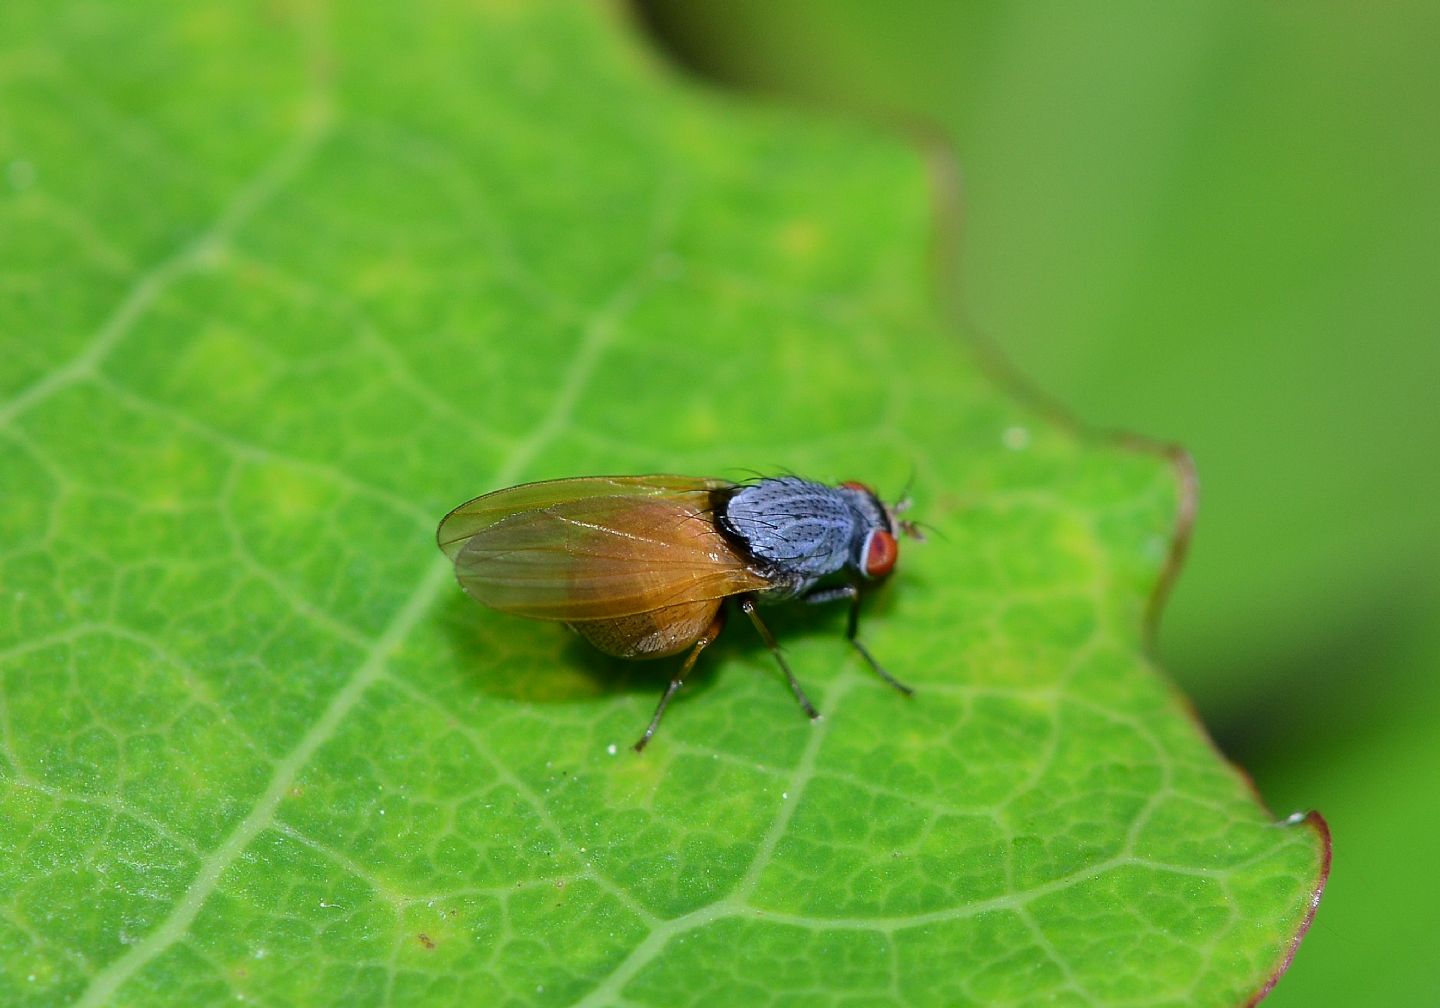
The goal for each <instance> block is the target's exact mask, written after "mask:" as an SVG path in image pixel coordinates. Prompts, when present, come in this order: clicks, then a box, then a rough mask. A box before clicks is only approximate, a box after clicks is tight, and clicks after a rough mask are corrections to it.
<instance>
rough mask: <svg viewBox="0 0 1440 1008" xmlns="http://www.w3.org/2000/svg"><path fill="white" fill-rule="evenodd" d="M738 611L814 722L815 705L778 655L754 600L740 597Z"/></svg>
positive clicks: (778, 646)
mask: <svg viewBox="0 0 1440 1008" xmlns="http://www.w3.org/2000/svg"><path fill="white" fill-rule="evenodd" d="M740 610H741V611H742V612H743V613H745V615H746V616H749V617H750V622H751V623H754V624H755V630H756V632H757V633H759V634H760V639H761V640H763V641H764V642H765V646H766V647H768V648H769V649H770V653H771V654H772V655H774V656H775V660H776V661H777V662H779V664H780V671H781V672H784V673H785V678H786V679H787V680H788V681H789V683H790V689H791V690H792V691H793V692H794V693H795V699H796V700H797V701H799V703H800V709H801V710H803V711H804V712H805V715H806V717H808V718H809V719H810V720H811V721H814V720H815V719H816V718H818V717H819V716H820V714H819V712H818V711H816V710H815V705H814V704H812V703H811V702H810V698H809V697H807V696H806V695H805V691H804V690H803V689H801V688H800V681H799V680H798V679H796V678H795V673H793V672H791V671H790V666H789V665H787V664H785V656H784V655H782V654H781V653H780V645H779V644H777V643H775V636H774V635H773V634H771V633H770V628H769V627H767V626H766V625H765V624H764V623H763V622H761V620H760V613H759V612H757V611H756V609H755V599H753V598H752V597H751V596H749V595H742V596H740Z"/></svg>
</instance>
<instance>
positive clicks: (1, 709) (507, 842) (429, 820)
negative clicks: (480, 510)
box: [0, 3, 1327, 1005]
mask: <svg viewBox="0 0 1440 1008" xmlns="http://www.w3.org/2000/svg"><path fill="white" fill-rule="evenodd" d="M0 38H3V39H5V40H6V43H5V45H6V48H5V51H4V53H3V62H0V65H3V66H4V67H5V70H4V73H3V75H0V102H3V108H4V110H5V115H4V117H3V120H4V123H5V125H4V127H3V129H0V165H4V166H6V173H5V184H6V186H7V187H8V188H6V189H5V190H4V192H3V197H0V232H3V233H4V234H5V235H6V236H7V240H6V241H5V243H4V245H3V246H0V257H3V258H0V269H3V272H0V282H3V283H4V285H5V287H6V291H7V297H5V298H4V299H3V302H0V306H3V307H0V311H3V313H4V318H3V323H0V332H3V333H4V334H5V335H4V336H3V339H4V342H5V348H6V353H5V354H4V355H3V360H0V397H3V398H0V472H3V473H4V484H5V487H6V501H5V507H4V508H3V511H0V523H3V525H0V528H3V537H0V543H3V558H0V590H3V594H0V607H3V608H0V714H3V724H0V727H3V735H0V777H3V783H4V791H3V797H0V802H3V805H0V907H3V911H4V912H3V914H0V1002H3V1003H6V1004H27V1005H28V1004H36V1005H39V1004H60V1003H79V1004H90V1005H98V1004H110V1003H115V1004H147V1005H156V1004H160V1005H163V1004H177V1005H193V1004H201V1003H210V1002H219V1001H222V1000H224V1001H233V1000H237V999H243V1000H245V1001H247V1002H258V1003H268V1004H367V1003H396V1004H408V1003H425V1004H448V1003H456V1004H516V1005H521V1004H536V1005H566V1004H588V1005H612V1004H634V1005H644V1004H665V1005H673V1004H677V1003H680V1004H742V1003H777V1004H781V1003H783V1004H801V1003H803V1004H815V1005H832V1004H834V1005H839V1004H846V1005H862V1004H864V1005H872V1004H873V1005H881V1004H907V1005H920V1004H932V1003H933V1004H976V1005H999V1004H1038V1003H1046V1004H1100V1003H1103V1004H1116V1003H1130V1004H1137V1005H1138V1004H1145V1005H1160V1004H1175V1005H1182V1004H1183V1005H1194V1004H1217V1005H1224V1004H1236V1003H1241V1002H1243V1001H1244V1000H1245V999H1246V998H1247V997H1249V996H1251V995H1253V994H1254V993H1256V992H1257V991H1258V990H1259V989H1260V988H1261V987H1262V986H1263V985H1264V984H1265V983H1266V982H1267V978H1268V977H1270V976H1271V975H1273V973H1274V972H1275V970H1276V969H1277V968H1278V966H1279V965H1280V964H1281V963H1282V962H1283V960H1284V958H1285V956H1286V955H1287V953H1288V951H1289V949H1290V948H1291V945H1292V943H1293V941H1294V940H1295V938H1296V935H1297V933H1298V932H1299V931H1300V930H1301V929H1302V928H1303V926H1304V922H1305V921H1306V920H1307V919H1308V914H1309V913H1310V911H1311V910H1312V908H1313V900H1314V898H1315V893H1316V891H1317V886H1318V884H1319V881H1320V879H1321V878H1322V877H1323V866H1322V863H1323V861H1324V859H1325V858H1326V856H1327V854H1326V849H1325V842H1324V838H1323V836H1322V835H1321V834H1320V832H1319V828H1320V827H1319V825H1318V820H1312V821H1311V822H1312V825H1314V826H1315V828H1313V829H1312V828H1293V827H1290V826H1286V825H1283V824H1276V823H1275V822H1273V821H1272V817H1271V816H1270V815H1269V814H1268V813H1266V812H1265V810H1264V809H1262V808H1261V807H1260V806H1259V805H1258V804H1257V802H1256V801H1255V799H1254V797H1253V795H1252V794H1251V792H1250V791H1249V789H1248V787H1247V785H1246V784H1245V782H1244V781H1243V779H1242V778H1241V777H1240V776H1239V775H1237V774H1236V772H1235V771H1234V770H1233V769H1232V768H1230V767H1228V766H1227V765H1226V764H1225V763H1224V762H1223V761H1222V760H1221V759H1220V758H1219V757H1218V756H1217V755H1216V753H1215V752H1214V750H1213V748H1212V747H1211V746H1210V745H1209V743H1208V742H1207V740H1206V739H1205V737H1204V735H1203V733H1202V732H1201V730H1200V729H1199V728H1198V727H1197V725H1196V724H1195V723H1194V722H1193V720H1192V719H1191V718H1190V716H1189V715H1188V713H1187V711H1186V709H1185V707H1184V705H1183V702H1182V701H1181V700H1180V699H1179V698H1178V697H1177V696H1176V694H1175V693H1174V692H1173V690H1172V689H1171V688H1170V686H1169V685H1168V684H1167V683H1166V681H1165V680H1164V679H1163V678H1162V677H1161V676H1160V675H1159V674H1158V673H1157V672H1156V671H1155V670H1154V669H1152V668H1151V667H1150V666H1149V664H1148V662H1147V660H1146V659H1145V657H1144V650H1143V646H1142V639H1143V630H1144V617H1145V612H1146V607H1147V600H1148V599H1149V598H1150V597H1151V594H1152V593H1153V592H1154V590H1155V586H1156V584H1157V582H1158V581H1159V579H1160V578H1161V576H1162V573H1163V572H1164V570H1165V568H1166V564H1167V560H1168V557H1169V555H1170V552H1171V537H1172V534H1173V527H1174V525H1175V522H1176V515H1177V513H1178V512H1179V510H1180V504H1181V501H1180V493H1181V490H1180V486H1179V483H1178V482H1177V480H1176V479H1175V475H1174V473H1173V471H1172V469H1171V468H1170V466H1169V465H1168V464H1167V463H1165V462H1164V461H1163V460H1160V459H1157V458H1156V457H1153V456H1150V455H1146V454H1142V453H1137V452H1135V451H1132V450H1129V449H1124V448H1121V447H1118V446H1115V445H1114V444H1111V443H1108V442H1101V441H1098V440H1094V439H1090V438H1087V437H1082V436H1080V435H1077V434H1075V433H1073V432H1070V431H1066V430H1063V429H1057V428H1056V427H1054V426H1053V425H1052V424H1050V423H1049V422H1048V421H1046V420H1044V419H1043V418H1041V417H1040V416H1038V415H1036V414H1034V413H1032V412H1028V411H1027V410H1026V409H1024V408H1023V407H1021V406H1020V405H1017V404H1016V403H1015V402H1013V401H1012V400H1011V399H1009V398H1008V397H1007V396H1005V395H1004V394H1003V393H1002V392H1000V391H997V390H996V389H995V388H994V387H993V385H992V384H991V383H989V382H988V381H987V380H985V379H984V378H983V377H982V376H981V375H980V373H979V371H978V369H977V367H976V363H975V361H974V360H973V359H972V358H971V356H970V355H969V354H968V353H967V352H966V351H965V349H964V348H963V347H961V346H959V345H958V344H957V343H956V342H955V341H954V338H953V337H952V336H951V335H950V334H949V333H947V331H946V328H945V326H944V324H943V323H942V321H941V320H940V319H939V318H938V316H937V313H936V310H935V309H934V307H933V304H932V301H931V298H930V296H929V293H928V282H927V276H928V260H927V243H928V241H929V239H930V235H931V232H932V226H933V222H932V215H933V213H932V208H931V200H930V193H929V189H928V183H927V178H926V173H925V168H924V165H923V164H922V162H921V161H920V159H919V158H918V157H917V156H916V154H915V153H914V152H912V151H910V150H909V149H907V148H905V147H904V146H902V145H901V144H899V143H897V142H896V141H895V140H894V139H893V138H891V137H886V136H881V135H877V134H873V133H866V132H861V131H858V130H857V129H855V128H853V127H850V126H845V125H840V124H833V123H825V122H817V121H813V120H808V119H805V118H802V117H798V116H796V115H793V114H789V113H785V112H781V111H775V110H757V109H754V108H750V107H746V106H743V105H739V104H736V103H733V102H729V101H726V100H722V99H720V98H718V97H716V96H714V95H712V94H708V93H703V92H698V91H696V90H695V89H693V88H692V87H689V86H686V85H684V84H682V83H680V82H678V81H676V80H675V79H673V78H672V77H671V76H669V75H668V74H667V73H666V72H665V71H663V70H662V69H660V68H659V67H657V66H656V65H655V63H654V62H653V58H652V57H651V56H650V55H649V54H648V52H647V51H646V50H645V49H644V48H643V47H642V46H641V45H640V44H639V43H638V42H637V41H636V40H635V39H633V38H632V37H631V36H630V35H629V34H628V32H627V30H626V29H625V27H624V26H623V24H621V23H619V22H618V20H617V19H616V18H615V17H614V16H613V15H611V14H608V13H606V11H605V9H604V8H595V7H591V6H587V5H569V4H548V3H546V4H524V5H511V4H503V3H502V4H494V5H480V6H478V7H477V6H473V5H456V6H454V7H449V6H443V5H436V6H434V7H426V8H424V9H423V10H420V9H415V8H411V7H405V8H395V9H393V10H392V9H373V10H366V11H360V10H358V9H347V10H346V11H345V12H344V13H343V15H342V14H340V13H338V12H336V13H334V14H333V15H331V14H327V13H326V12H325V11H322V10H319V9H317V8H312V7H311V6H309V5H301V4H296V5H290V4H278V5H274V6H271V7H265V8H261V9H259V10H258V11H249V10H244V9H241V8H240V7H239V6H238V5H222V4H211V5H203V4H197V5H191V6H187V7H185V8H184V9H183V10H179V9H172V8H166V7H162V6H160V5H153V6H148V5H145V4H134V5H109V6H79V5H77V6H74V7H69V8H58V7H57V8H54V9H51V8H42V7H40V6H39V5H12V6H11V7H8V8H6V9H5V10H4V11H3V13H0ZM745 468H758V469H762V470H766V471H774V470H777V469H782V468H791V469H794V470H796V471H800V472H803V473H805V474H807V475H812V476H814V477H816V478H824V479H834V480H838V479H842V478H861V479H865V480H867V481H869V482H871V483H873V484H875V485H877V486H878V487H880V488H882V489H883V490H885V492H886V493H887V494H889V495H893V494H895V493H896V492H898V489H899V488H900V486H902V485H903V484H904V483H905V482H906V480H907V478H908V477H910V476H911V475H912V474H913V477H914V481H913V488H912V492H913V495H914V497H915V499H916V501H917V507H916V512H917V514H918V516H919V517H921V518H922V519H924V520H925V521H927V522H929V523H930V524H931V525H933V526H934V529H935V534H934V535H932V536H931V537H930V539H929V541H928V542H926V543H923V544H913V543H906V544H905V546H904V556H902V558H901V563H900V572H899V575H898V576H897V578H896V579H895V582H896V583H895V584H893V585H892V586H891V587H890V588H888V589H887V590H886V591H885V592H884V593H883V594H882V595H881V596H880V597H878V598H877V599H876V600H875V601H874V602H873V604H872V605H871V606H870V610H869V612H868V613H867V620H866V622H865V624H864V634H865V639H866V641H867V643H868V644H869V645H870V647H871V648H872V650H873V651H875V652H876V653H877V654H879V655H880V656H881V657H882V658H883V660H884V661H885V662H886V664H887V666H888V667H890V668H891V669H892V670H893V671H894V672H895V673H896V674H897V675H899V676H900V677H901V678H903V679H906V680H907V681H910V682H912V683H913V684H914V685H915V686H916V687H917V690H918V695H917V697H916V698H914V699H913V700H906V699H905V698H903V697H901V696H899V695H897V694H896V693H894V692H893V691H891V690H889V689H888V688H886V687H885V686H884V685H883V684H882V683H880V682H878V681H876V679H875V678H874V677H873V676H872V675H871V674H870V673H869V672H868V671H867V670H866V669H865V668H864V667H863V666H862V665H861V664H859V663H858V662H857V661H856V660H855V658H854V656H853V655H852V654H851V653H850V652H849V650H848V649H847V647H846V645H845V643H844V641H843V639H841V636H840V633H839V631H840V630H841V628H842V627H843V617H842V614H841V613H838V612H835V613H824V612H803V613H796V612H787V611H783V610H780V611H777V612H776V613H775V615H774V617H773V620H772V623H773V625H774V628H775V629H776V631H777V633H778V634H779V635H780V636H781V638H782V640H784V641H785V642H786V644H787V649H788V653H789V656H790V660H791V663H792V665H793V666H794V667H795V669H796V672H797V674H798V675H799V676H800V678H801V679H802V680H803V681H804V682H805V684H806V687H807V689H808V690H809V691H810V692H811V694H812V697H813V698H814V699H815V700H816V702H817V704H818V705H819V706H820V707H821V709H822V711H823V712H824V715H825V717H824V719H823V720H822V721H820V722H819V723H817V724H815V725H810V724H808V723H807V722H806V721H805V719H804V718H803V717H801V716H800V714H799V713H798V711H797V710H796V708H795V706H794V704H793V701H792V699H791V697H790V696H789V694H788V691H787V690H786V689H785V688H784V685H783V683H782V682H780V681H779V680H778V678H777V676H776V674H775V671H774V669H773V666H772V664H771V662H770V659H769V656H768V655H767V654H766V653H765V652H764V650H763V648H761V647H759V646H758V645H757V643H756V642H754V641H753V640H751V639H750V637H749V636H747V633H746V631H745V628H743V627H737V628H734V629H732V630H731V631H730V632H729V633H728V634H727V635H726V636H725V637H724V638H722V641H721V643H720V644H719V645H717V647H715V648H714V649H712V651H711V652H708V653H707V655H706V659H705V665H706V666H707V668H706V670H705V671H704V672H703V673H702V674H701V675H700V676H699V677H698V678H697V679H696V681H695V682H693V683H691V684H690V686H689V687H688V688H687V690H686V691H685V693H683V694H682V697H681V699H680V700H679V701H678V702H677V703H676V704H675V705H674V706H673V707H672V710H671V713H670V714H669V715H668V716H667V720H666V723H665V724H664V726H663V727H662V730H661V733H660V735H659V736H658V737H657V739H656V740H655V742H654V743H653V744H652V746H651V748H650V749H649V750H648V751H647V752H646V753H645V754H644V755H643V756H640V757H637V756H635V755H634V754H632V753H630V752H628V751H627V749H626V747H627V745H628V743H629V742H631V741H632V740H633V739H634V738H635V736H636V735H637V734H638V732H639V730H640V729H641V728H642V727H643V725H644V723H645V720H646V718H647V717H648V714H649V712H650V709H651V707H652V705H653V703H654V700H655V698H656V695H657V694H658V690H659V687H660V685H661V684H662V683H663V681H664V679H665V675H666V672H667V670H668V666H664V665H662V664H654V665H644V666H640V665H633V664H626V663H621V662H616V661H612V660H610V659H606V658H603V657H601V656H599V655H596V654H594V653H592V652H590V651H589V650H587V649H585V648H584V647H582V646H581V645H580V644H579V642H578V641H576V640H574V639H573V638H572V637H571V636H570V635H567V634H565V633H564V632H563V631H561V630H559V629H558V628H556V627H555V626H553V625H549V624H542V623H534V622H527V621H523V620H517V619H510V618H505V617H502V616H499V615H498V614H494V613H489V612H486V611H484V610H482V609H480V608H479V607H476V606H474V605H473V604H471V603H470V602H468V601H467V600H466V599H465V598H464V597H463V596H462V595H461V594H460V592H459V589H458V588H457V587H456V585H455V584H454V581H453V578H452V575H451V572H450V570H449V567H448V564H447V563H446V561H445V560H444V558H443V557H441V556H440V555H439V553H438V552H437V551H436V550H435V548H434V542H433V534H434V526H435V523H436V521H438V519H439V518H440V517H441V516H442V515H443V514H444V513H445V512H446V511H447V510H448V509H449V508H450V507H452V506H453V505H455V504H457V503H459V502H460V501H462V500H464V499H466V498H467V497H470V496H474V495H475V494H477V493H480V492H483V491H485V490H489V489H494V488H496V487H500V486H504V485H507V484H510V483H514V482H518V481H520V480H523V479H534V478H548V477H559V476H565V475H575V474H584V473H597V472H598V473H603V472H647V471H674V472H685V473H695V474H700V475H716V476H722V477H726V476H729V477H734V476H738V475H740V474H741V472H742V470H743V469H745Z"/></svg>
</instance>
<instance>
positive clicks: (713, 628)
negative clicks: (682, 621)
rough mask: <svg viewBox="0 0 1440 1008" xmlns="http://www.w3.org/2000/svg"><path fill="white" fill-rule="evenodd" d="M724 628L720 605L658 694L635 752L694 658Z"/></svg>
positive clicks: (652, 729)
mask: <svg viewBox="0 0 1440 1008" xmlns="http://www.w3.org/2000/svg"><path fill="white" fill-rule="evenodd" d="M724 628H725V610H724V608H723V607H722V608H721V609H720V610H719V611H718V612H717V613H716V614H715V619H714V620H712V621H711V623H710V626H709V627H707V628H706V630H705V632H704V633H703V634H701V635H700V637H699V639H698V640H696V641H695V646H694V647H692V648H691V649H690V653H689V654H688V655H686V656H685V661H684V662H683V663H682V664H681V666H680V671H678V672H676V673H675V678H673V679H671V680H670V685H669V686H666V687H665V692H664V693H661V694H660V703H659V704H658V705H657V706H656V708H655V716H654V717H652V718H651V719H650V727H648V728H646V729H645V734H644V735H641V736H640V741H639V742H636V743H635V751H636V752H640V751H641V750H642V749H644V748H645V746H646V744H647V743H648V742H649V741H650V737H651V736H652V735H654V734H655V729H656V728H659V727H660V718H662V717H663V716H664V715H665V708H666V707H668V706H670V698H671V697H673V696H674V695H675V691H676V690H678V689H679V688H680V687H681V686H684V685H685V678H686V677H687V676H688V675H689V674H690V670H691V669H692V668H694V667H695V660H696V659H697V658H699V657H700V652H701V651H704V650H705V648H707V647H708V646H709V645H710V644H711V643H713V642H714V640H715V638H716V637H719V636H720V631H721V630H723V629H724Z"/></svg>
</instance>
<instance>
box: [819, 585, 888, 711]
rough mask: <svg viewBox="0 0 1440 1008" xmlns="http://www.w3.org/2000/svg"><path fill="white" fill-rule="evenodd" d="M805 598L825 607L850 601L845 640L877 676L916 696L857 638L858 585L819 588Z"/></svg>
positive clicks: (858, 624) (858, 620)
mask: <svg viewBox="0 0 1440 1008" xmlns="http://www.w3.org/2000/svg"><path fill="white" fill-rule="evenodd" d="M804 598H805V601H806V602H808V603H810V604H811V605H823V604H824V603H826V602H835V601H837V600H839V599H849V600H850V619H849V622H848V623H847V625H846V628H845V639H846V640H848V641H849V642H850V644H851V646H852V647H854V648H855V650H856V651H859V652H860V657H861V658H864V659H865V661H866V663H867V664H869V666H870V667H871V668H872V669H874V670H875V674H876V675H878V676H879V677H880V678H881V679H884V680H885V681H886V682H887V683H889V684H890V685H891V686H894V687H895V688H896V689H897V690H899V691H900V692H901V693H903V694H905V695H906V696H914V695H915V691H914V690H913V689H911V688H910V687H909V686H906V685H905V684H904V683H902V682H901V681H900V680H899V679H896V678H895V677H894V676H892V675H891V674H890V673H889V672H886V671H885V669H884V668H883V667H882V666H881V664H880V663H879V662H877V661H876V660H875V656H874V655H872V654H871V653H870V649H869V648H867V647H866V646H865V645H864V644H861V643H860V641H859V639H858V638H857V637H856V634H857V633H858V632H859V630H860V589H859V588H858V587H857V586H856V585H853V584H844V585H837V586H835V587H833V588H818V589H816V590H814V591H812V592H810V593H809V594H807V595H806V596H805V597H804Z"/></svg>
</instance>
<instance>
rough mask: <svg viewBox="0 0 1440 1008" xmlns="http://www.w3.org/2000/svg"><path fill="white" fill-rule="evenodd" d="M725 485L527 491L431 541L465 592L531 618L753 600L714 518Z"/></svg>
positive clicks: (445, 528)
mask: <svg viewBox="0 0 1440 1008" xmlns="http://www.w3.org/2000/svg"><path fill="white" fill-rule="evenodd" d="M727 485H728V484H726V483H724V482H721V481H717V480H705V479H697V478H694V477H686V476H628V477H585V478H581V479H569V480H553V481H549V482H545V483H529V484H525V485H523V486H518V487H511V488H510V489H507V490H499V491H496V492H495V493H492V494H486V495H485V496H484V497H477V498H476V499H475V500H473V501H470V502H469V503H468V504H462V505H461V506H460V507H458V508H456V509H455V510H454V511H453V512H451V513H450V514H449V515H448V516H447V517H446V518H445V520H444V521H443V522H441V523H440V529H439V532H438V534H437V539H438V541H439V543H440V548H441V549H442V550H444V551H445V553H446V554H447V555H448V556H450V557H451V558H452V559H453V560H454V561H455V573H456V576H457V577H458V578H459V580H460V584H461V586H462V587H463V588H464V589H465V591H466V592H468V593H469V594H470V595H472V596H474V597H475V598H476V599H478V600H479V601H481V602H483V603H485V604H486V605H488V606H491V607H493V608H495V609H499V610H501V611H503V612H508V613H514V614H516V615H519V616H529V617H531V618H534V619H553V620H565V621H567V622H574V621H583V620H599V619H613V618H614V617H617V616H629V615H633V614H635V613H643V612H651V611H653V610H656V609H660V608H663V607H665V606H672V605H679V604H682V603H687V602H698V601H701V600H704V599H716V598H723V597H724V596H727V595H735V594H738V593H740V592H746V591H758V590H762V589H764V588H765V587H767V586H768V583H769V582H768V581H767V579H766V578H765V577H764V576H763V575H762V574H760V573H759V572H757V571H755V570H752V569H751V568H750V567H748V566H747V565H746V563H745V561H744V560H743V559H741V558H740V557H739V556H738V555H737V554H736V553H735V551H734V550H733V549H732V548H731V547H730V545H729V543H728V542H727V541H726V540H725V538H724V537H723V536H721V535H720V533H719V532H717V531H716V530H715V525H714V522H713V520H712V519H711V514H710V498H711V491H712V490H714V489H717V488H720V487H724V486H727Z"/></svg>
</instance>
